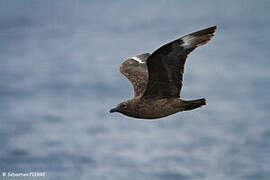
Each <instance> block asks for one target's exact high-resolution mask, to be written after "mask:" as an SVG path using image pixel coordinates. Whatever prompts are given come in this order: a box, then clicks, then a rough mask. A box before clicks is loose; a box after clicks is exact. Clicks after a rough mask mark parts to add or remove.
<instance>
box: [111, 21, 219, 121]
mask: <svg viewBox="0 0 270 180" xmlns="http://www.w3.org/2000/svg"><path fill="white" fill-rule="evenodd" d="M215 30H216V26H213V27H210V28H207V29H203V30H200V31H197V32H194V33H191V34H188V35H185V36H183V37H181V38H179V39H177V40H175V41H172V42H170V43H168V44H166V45H164V46H162V47H160V48H159V49H157V50H156V51H154V52H153V53H152V54H151V55H150V54H149V53H146V54H141V55H138V56H135V57H132V58H130V59H128V60H126V61H125V62H123V63H122V64H121V67H120V71H121V73H122V74H124V75H125V76H126V77H127V78H128V79H129V80H130V81H131V83H132V85H133V88H134V98H133V99H130V100H127V101H125V102H122V103H120V104H119V105H118V106H117V107H116V108H114V109H111V111H110V112H120V113H122V114H125V115H127V116H131V117H135V118H142V119H156V118H162V117H165V116H168V115H171V114H174V113H177V112H180V111H186V110H192V109H195V108H198V107H201V106H203V105H205V104H206V100H205V99H204V98H203V99H198V100H191V101H185V100H182V99H180V98H179V97H180V92H181V88H182V86H183V73H184V65H185V62H186V58H187V55H188V54H189V53H190V52H191V51H193V50H194V49H195V48H196V47H198V46H201V45H204V44H206V43H207V42H208V41H209V40H210V39H211V38H212V37H213V36H214V32H215Z"/></svg>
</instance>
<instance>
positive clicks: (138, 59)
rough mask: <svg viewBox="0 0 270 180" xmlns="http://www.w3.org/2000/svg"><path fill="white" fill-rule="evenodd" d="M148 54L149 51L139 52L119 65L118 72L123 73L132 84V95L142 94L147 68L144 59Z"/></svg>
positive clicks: (146, 78) (145, 82)
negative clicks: (139, 53)
mask: <svg viewBox="0 0 270 180" xmlns="http://www.w3.org/2000/svg"><path fill="white" fill-rule="evenodd" d="M149 56H150V54H149V53H146V54H141V55H138V56H135V57H132V58H130V59H128V60H126V61H125V62H123V63H122V64H121V66H120V72H121V73H122V74H123V75H125V76H126V77H127V78H128V79H129V80H130V82H131V83H132V85H133V89H134V96H135V97H137V96H140V95H142V94H143V92H144V90H145V88H146V85H147V81H148V70H147V65H146V61H147V58H148V57H149Z"/></svg>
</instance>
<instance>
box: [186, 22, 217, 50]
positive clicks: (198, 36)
mask: <svg viewBox="0 0 270 180" xmlns="http://www.w3.org/2000/svg"><path fill="white" fill-rule="evenodd" d="M216 28H217V26H212V27H209V28H206V29H203V30H200V31H197V32H193V33H191V34H188V35H185V36H183V37H182V38H181V40H182V41H183V44H182V46H183V47H184V48H186V49H191V51H192V50H193V49H195V48H196V47H198V46H202V45H204V44H206V43H207V42H208V41H210V40H211V38H212V37H213V36H214V33H215V31H216Z"/></svg>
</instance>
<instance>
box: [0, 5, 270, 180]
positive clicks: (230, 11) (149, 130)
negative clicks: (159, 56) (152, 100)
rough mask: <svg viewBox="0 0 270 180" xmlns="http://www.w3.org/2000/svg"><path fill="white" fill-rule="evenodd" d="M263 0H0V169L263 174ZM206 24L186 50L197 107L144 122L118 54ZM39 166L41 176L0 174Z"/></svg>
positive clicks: (266, 162) (269, 125) (188, 87)
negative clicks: (132, 104)
mask: <svg viewBox="0 0 270 180" xmlns="http://www.w3.org/2000/svg"><path fill="white" fill-rule="evenodd" d="M269 8H270V3H269V1H266V0H265V1H263V0H262V1H247V0H245V1H241V2H240V1H239V2H236V1H233V0H231V1H224V2H221V1H220V2H218V1H200V2H198V1H195V0H194V1H193V0H192V1H185V2H181V1H165V0H163V1H161V0H160V1H147V2H145V1H136V2H135V1H134V2H131V1H110V2H109V1H106V2H105V1H91V2H86V1H79V0H76V1H75V0H73V1H71V0H65V1H63V0H60V1H52V0H49V1H34V0H25V1H19V0H14V1H8V0H2V1H0V24H1V25H0V143H1V145H0V146H1V148H0V173H1V174H0V179H27V180H28V179H35V180H39V179H40V180H73V179H79V180H86V179H87V180H89V179H90V180H144V179H153V180H164V179H166V180H198V179H200V180H217V179H218V180H233V179H237V180H242V179H243V180H246V179H247V180H255V179H256V180H268V179H270V113H269V109H270V103H269V102H270V95H269V92H270V71H269V67H270V61H269V57H270V53H269V52H270V51H269V41H270V36H269V31H270V23H269V22H270V21H269V19H270V14H269ZM212 25H217V26H218V30H217V32H216V36H215V37H214V38H213V39H212V40H211V41H210V42H209V43H208V44H207V45H205V46H202V47H200V48H198V49H196V50H195V51H194V52H192V54H190V55H189V57H188V60H187V63H186V67H185V68H186V69H185V75H184V87H183V91H182V93H181V95H182V98H184V99H196V98H201V97H205V98H207V101H208V104H207V106H204V107H202V108H200V109H196V110H193V111H189V112H183V113H177V114H174V115H172V116H169V117H166V118H163V119H161V120H158V121H143V120H136V119H133V118H129V117H125V116H123V115H120V114H117V113H114V114H110V113H109V110H110V108H112V107H114V106H115V105H117V104H118V103H120V102H121V101H123V100H126V99H129V98H132V96H133V90H132V87H131V84H130V83H129V82H128V80H127V79H126V78H125V77H124V76H122V75H121V74H120V72H119V66H120V63H121V62H123V61H124V60H125V59H128V58H129V57H132V56H134V55H137V54H142V53H146V52H150V53H151V52H153V51H154V50H155V49H157V48H158V47H160V46H161V45H163V44H165V43H167V42H170V41H171V40H174V39H176V38H179V37H180V36H182V35H184V34H186V33H189V32H192V31H196V30H199V29H202V28H205V27H208V26H212ZM8 172H9V173H30V172H44V173H45V176H44V177H17V178H14V177H4V176H3V174H2V173H8Z"/></svg>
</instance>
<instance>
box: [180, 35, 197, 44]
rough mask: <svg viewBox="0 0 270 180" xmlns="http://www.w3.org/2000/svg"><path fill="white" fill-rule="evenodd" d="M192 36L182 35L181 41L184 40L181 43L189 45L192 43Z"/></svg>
mask: <svg viewBox="0 0 270 180" xmlns="http://www.w3.org/2000/svg"><path fill="white" fill-rule="evenodd" d="M193 39H194V37H193V36H189V35H187V36H184V37H183V38H182V41H184V44H182V46H190V45H192V41H193Z"/></svg>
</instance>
